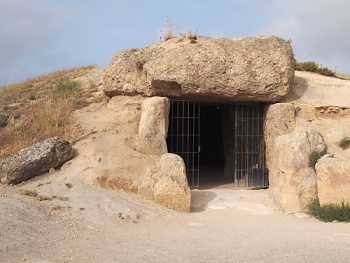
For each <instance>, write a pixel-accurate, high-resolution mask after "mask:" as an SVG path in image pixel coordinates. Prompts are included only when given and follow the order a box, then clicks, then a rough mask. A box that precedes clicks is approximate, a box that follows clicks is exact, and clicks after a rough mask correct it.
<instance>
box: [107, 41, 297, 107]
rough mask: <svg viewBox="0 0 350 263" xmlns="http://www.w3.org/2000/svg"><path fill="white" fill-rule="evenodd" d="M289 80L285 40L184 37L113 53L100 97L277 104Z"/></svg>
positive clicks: (291, 59)
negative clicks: (103, 95)
mask: <svg viewBox="0 0 350 263" xmlns="http://www.w3.org/2000/svg"><path fill="white" fill-rule="evenodd" d="M293 78H294V56H293V50H292V47H291V45H290V44H289V42H288V41H285V40H283V39H281V38H278V37H275V36H267V37H248V38H239V39H235V38H210V37H198V38H197V40H196V41H195V43H194V42H193V41H190V40H189V39H188V38H186V37H180V38H175V39H171V40H168V41H165V42H162V43H159V44H157V45H153V46H149V47H144V48H137V49H130V50H124V51H120V52H117V53H115V54H114V56H113V58H112V60H111V62H110V65H109V68H108V70H107V72H106V75H105V77H104V93H105V94H106V95H107V96H109V97H113V96H116V95H135V94H141V95H144V96H165V97H171V98H181V99H193V100H197V101H200V100H202V101H213V102H215V101H220V102H234V101H257V102H278V101H280V100H281V99H282V98H284V97H285V95H286V94H287V93H288V92H289V90H290V88H291V83H292V80H293Z"/></svg>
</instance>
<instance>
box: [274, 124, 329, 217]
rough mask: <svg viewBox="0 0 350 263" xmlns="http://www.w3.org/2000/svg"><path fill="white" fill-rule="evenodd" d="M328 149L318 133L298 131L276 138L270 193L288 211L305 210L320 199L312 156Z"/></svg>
mask: <svg viewBox="0 0 350 263" xmlns="http://www.w3.org/2000/svg"><path fill="white" fill-rule="evenodd" d="M325 149H326V144H325V143H324V140H323V137H322V135H321V134H320V133H318V132H317V131H314V130H299V129H297V130H295V131H293V132H292V133H290V134H285V135H281V136H279V137H277V138H276V140H275V142H274V145H273V159H272V160H271V167H270V172H269V183H270V194H271V196H272V197H273V199H274V201H275V203H276V204H277V205H279V206H280V207H281V208H282V209H283V210H284V211H285V212H287V213H293V212H298V211H302V210H304V209H305V208H306V207H307V205H308V203H309V202H310V201H311V200H312V199H315V198H317V179H316V172H315V170H314V168H313V167H310V165H309V160H310V154H311V153H312V152H313V151H317V152H322V151H324V150H325Z"/></svg>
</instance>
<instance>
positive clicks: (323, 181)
mask: <svg viewBox="0 0 350 263" xmlns="http://www.w3.org/2000/svg"><path fill="white" fill-rule="evenodd" d="M316 173H317V188H318V199H319V201H320V204H321V205H325V204H341V203H342V202H343V201H344V202H345V203H348V204H350V161H349V159H343V158H331V157H330V156H329V155H327V156H324V157H323V158H321V159H320V160H319V161H318V162H317V164H316Z"/></svg>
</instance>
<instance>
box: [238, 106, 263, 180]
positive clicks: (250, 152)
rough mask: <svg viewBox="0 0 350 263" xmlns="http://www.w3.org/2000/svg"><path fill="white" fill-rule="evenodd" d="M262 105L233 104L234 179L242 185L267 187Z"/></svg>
mask: <svg viewBox="0 0 350 263" xmlns="http://www.w3.org/2000/svg"><path fill="white" fill-rule="evenodd" d="M264 116H265V115H264V105H263V104H257V105H235V134H234V136H235V146H236V147H235V173H234V181H235V182H236V183H237V185H238V186H243V187H268V185H269V181H268V170H267V168H266V158H265V139H264Z"/></svg>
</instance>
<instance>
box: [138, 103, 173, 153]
mask: <svg viewBox="0 0 350 263" xmlns="http://www.w3.org/2000/svg"><path fill="white" fill-rule="evenodd" d="M169 107H170V104H169V99H167V98H164V97H152V98H148V99H146V100H144V101H143V103H142V114H141V119H140V124H139V131H138V143H137V145H136V150H138V151H139V152H141V153H144V154H154V155H158V156H160V155H162V154H165V153H167V152H168V151H167V144H166V136H167V133H168V124H169V123H168V119H169V118H168V116H169Z"/></svg>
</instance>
